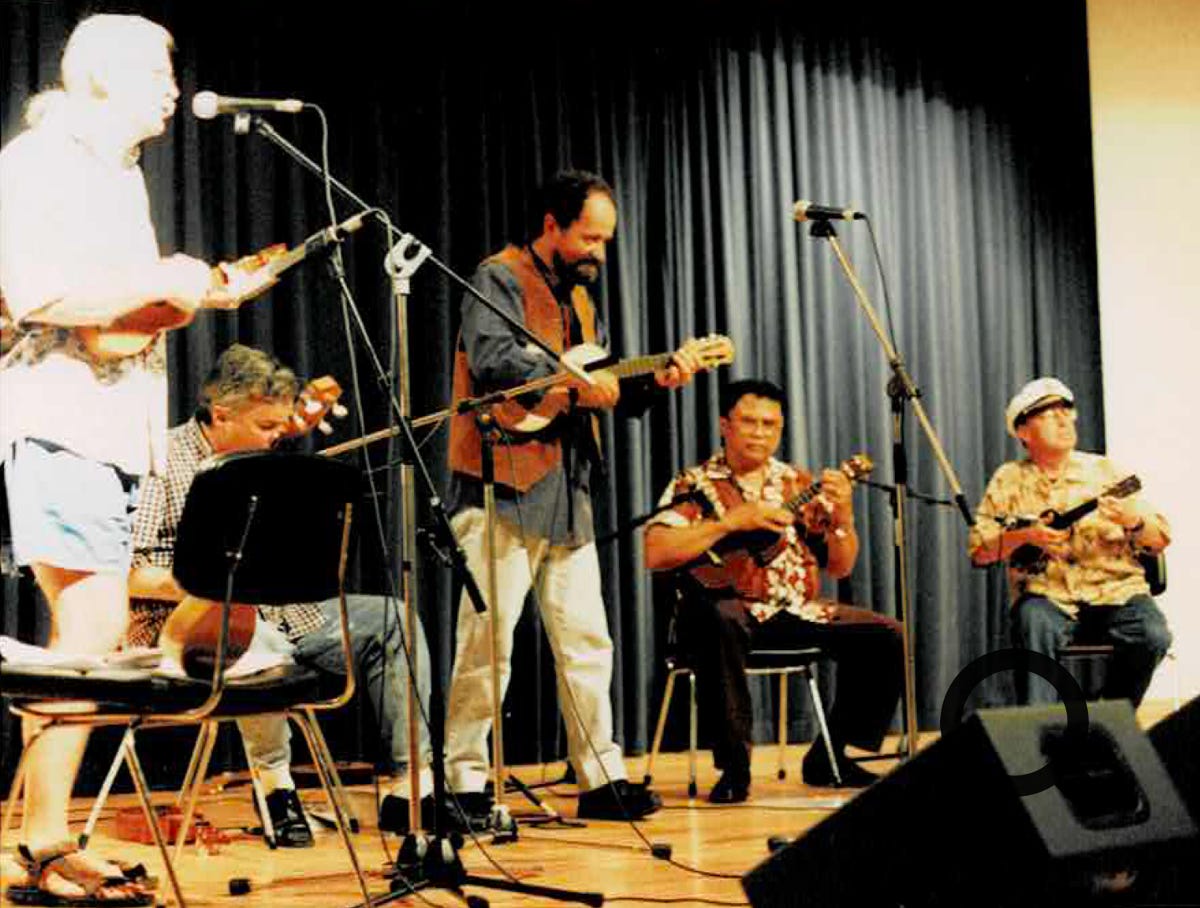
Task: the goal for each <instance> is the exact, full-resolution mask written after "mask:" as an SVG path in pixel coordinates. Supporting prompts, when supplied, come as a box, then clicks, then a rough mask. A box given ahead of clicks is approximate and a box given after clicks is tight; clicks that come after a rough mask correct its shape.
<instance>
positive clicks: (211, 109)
mask: <svg viewBox="0 0 1200 908" xmlns="http://www.w3.org/2000/svg"><path fill="white" fill-rule="evenodd" d="M217 108H218V102H217V95H216V93H215V92H211V91H198V92H196V94H195V95H194V96H193V97H192V115H193V116H195V117H196V118H197V119H200V120H211V119H212V118H213V117H215V116H216V115H217V114H218V113H219V111H218V109H217Z"/></svg>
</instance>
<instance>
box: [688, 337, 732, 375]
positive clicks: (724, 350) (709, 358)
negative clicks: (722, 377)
mask: <svg viewBox="0 0 1200 908" xmlns="http://www.w3.org/2000/svg"><path fill="white" fill-rule="evenodd" d="M683 348H684V349H685V350H687V351H688V352H689V353H691V354H692V355H693V356H695V357H696V359H698V360H699V361H700V368H702V369H715V368H717V367H718V366H728V365H729V364H730V363H732V362H733V359H734V355H735V353H736V351H735V350H734V347H733V341H732V340H730V339H729V338H728V337H726V336H725V335H724V334H709V335H707V336H705V337H693V338H691V339H690V340H687V341H685V342H684V344H683Z"/></svg>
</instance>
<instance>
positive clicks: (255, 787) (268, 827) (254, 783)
mask: <svg viewBox="0 0 1200 908" xmlns="http://www.w3.org/2000/svg"><path fill="white" fill-rule="evenodd" d="M238 740H240V741H241V742H242V753H244V754H245V755H246V768H247V769H248V770H249V772H250V791H251V794H252V796H253V797H254V803H255V804H257V805H258V815H259V817H260V818H261V819H262V829H263V839H264V840H265V841H266V843H267V847H268V848H270V849H271V850H272V851H274V850H275V849H276V848H277V847H278V845H279V842H278V840H276V838H275V824H274V823H272V822H271V811H270V810H268V809H267V793H266V792H265V791H264V790H263V784H262V777H261V776H260V775H259V772H258V768H257V767H256V766H255V765H254V760H253V759H252V758H251V757H250V748H249V747H247V746H246V737H245V735H238Z"/></svg>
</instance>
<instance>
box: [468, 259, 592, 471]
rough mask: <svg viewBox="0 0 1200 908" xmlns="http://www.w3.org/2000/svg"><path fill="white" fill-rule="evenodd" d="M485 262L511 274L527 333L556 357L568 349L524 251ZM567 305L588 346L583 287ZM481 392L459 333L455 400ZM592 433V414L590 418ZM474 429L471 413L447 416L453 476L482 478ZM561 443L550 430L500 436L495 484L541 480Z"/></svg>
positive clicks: (558, 317)
mask: <svg viewBox="0 0 1200 908" xmlns="http://www.w3.org/2000/svg"><path fill="white" fill-rule="evenodd" d="M484 264H500V265H503V266H504V267H506V268H507V269H508V270H509V271H511V272H512V274H513V276H514V277H515V278H516V279H517V283H518V285H519V286H520V288H521V302H522V304H523V306H524V309H525V324H526V325H527V326H528V327H529V329H530V330H531V331H533V332H534V333H535V334H537V335H538V336H539V337H540V338H542V339H543V340H544V341H546V343H548V344H549V345H550V346H551V347H553V348H554V350H555V351H557V352H559V353H561V352H563V351H564V350H565V349H567V341H568V338H567V337H566V333H565V332H566V326H565V325H564V324H563V316H562V310H561V309H560V307H559V304H558V300H557V299H556V298H555V296H554V293H553V292H552V291H551V290H550V285H549V284H547V283H546V280H545V278H543V277H542V274H541V272H540V271H539V270H538V265H537V263H536V262H534V260H533V254H532V253H531V252H530V251H529V249H528V248H521V247H518V246H507V247H505V248H504V249H503V250H502V251H501V252H498V253H497V254H496V255H493V256H492V257H491V258H488V259H486V260H485V262H484ZM571 305H572V307H573V308H574V310H575V314H576V316H577V317H578V318H579V324H580V326H581V327H582V330H583V339H584V341H585V342H588V343H591V342H593V341H595V339H596V310H595V306H594V305H593V304H592V300H591V297H589V296H588V292H587V290H586V289H584V288H583V287H574V288H572V290H571ZM483 390H494V389H481V388H480V387H479V386H478V384H477V383H476V381H475V378H474V376H473V375H472V374H471V368H470V363H468V362H467V351H466V348H465V347H464V345H463V341H462V335H461V334H460V335H459V338H458V344H457V349H456V350H455V354H454V391H453V398H454V400H455V401H459V400H462V399H463V398H465V397H474V396H476V395H477V394H479V393H481V391H483ZM592 423H593V432H595V431H596V428H595V423H596V420H595V416H593V417H592ZM481 442H482V439H481V438H480V434H479V427H478V425H477V424H476V422H475V416H474V414H472V413H466V414H457V415H455V416H452V417H451V418H450V446H449V447H450V469H451V470H453V471H454V472H456V473H464V474H466V475H467V476H474V477H475V478H477V479H478V478H481V477H482V475H483V464H482V456H481V453H480V445H481ZM562 456H563V453H562V441H561V439H560V437H559V436H557V435H555V434H554V433H553V431H548V432H542V433H539V435H538V436H537V437H533V438H521V439H518V440H517V441H516V442H515V443H513V444H506V443H505V440H504V438H503V437H499V438H497V441H496V447H495V457H494V461H495V469H496V482H498V483H500V484H502V485H505V486H508V487H509V488H513V489H516V490H517V491H518V492H524V491H526V490H528V489H529V487H530V486H532V485H533V484H534V483H536V482H537V481H538V480H540V479H543V478H544V477H545V476H546V475H547V474H548V473H549V472H550V471H551V470H553V469H554V468H555V467H556V466H558V464H559V463H561V462H562Z"/></svg>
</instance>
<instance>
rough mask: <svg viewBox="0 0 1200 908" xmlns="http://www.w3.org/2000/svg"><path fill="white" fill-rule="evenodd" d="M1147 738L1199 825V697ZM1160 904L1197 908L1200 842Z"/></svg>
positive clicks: (1171, 877)
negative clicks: (1195, 907)
mask: <svg viewBox="0 0 1200 908" xmlns="http://www.w3.org/2000/svg"><path fill="white" fill-rule="evenodd" d="M1149 735H1150V742H1151V743H1152V744H1153V745H1154V749H1155V750H1157V751H1158V756H1159V758H1160V759H1161V760H1162V761H1163V765H1164V766H1166V768H1167V772H1168V773H1169V774H1170V776H1171V779H1172V781H1174V783H1175V787H1176V788H1177V789H1179V794H1180V796H1181V797H1182V798H1183V803H1184V805H1185V806H1186V807H1187V809H1188V810H1189V811H1190V812H1191V814H1192V817H1193V818H1195V819H1197V820H1198V821H1200V697H1197V698H1196V699H1194V700H1192V701H1190V702H1189V703H1187V704H1185V705H1184V707H1183V708H1182V709H1179V710H1176V711H1175V712H1173V713H1171V714H1170V715H1169V716H1167V717H1166V718H1165V719H1163V720H1162V721H1161V722H1159V723H1158V724H1157V725H1154V726H1152V727H1151V729H1150V732H1149ZM1159 904H1164V905H1166V904H1172V905H1200V839H1197V840H1194V841H1193V842H1192V860H1191V861H1181V862H1179V865H1178V867H1177V869H1176V871H1175V872H1173V873H1171V874H1169V875H1168V879H1167V880H1166V881H1165V882H1164V884H1163V886H1162V897H1161V899H1160V900H1159Z"/></svg>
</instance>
